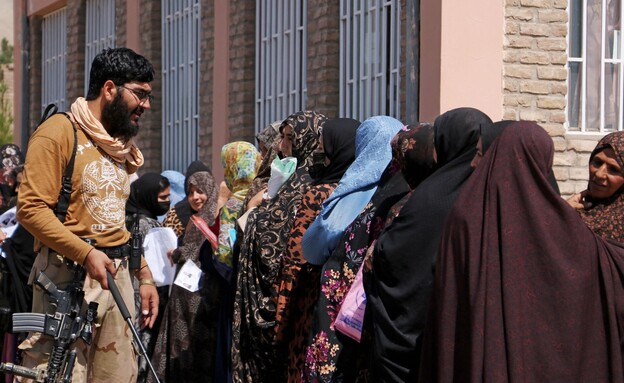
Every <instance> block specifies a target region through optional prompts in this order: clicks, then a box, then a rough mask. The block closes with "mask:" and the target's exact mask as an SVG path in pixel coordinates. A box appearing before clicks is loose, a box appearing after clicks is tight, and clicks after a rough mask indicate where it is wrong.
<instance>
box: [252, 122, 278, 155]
mask: <svg viewBox="0 0 624 383" xmlns="http://www.w3.org/2000/svg"><path fill="white" fill-rule="evenodd" d="M281 124H282V120H279V121H274V122H272V123H270V124H269V125H268V126H267V127H266V128H264V129H262V130H261V131H260V133H258V134H256V140H258V143H260V142H262V143H263V144H264V146H266V148H267V149H271V148H274V147H275V146H276V145H277V143H278V142H279V140H280V132H279V127H280V125H281Z"/></svg>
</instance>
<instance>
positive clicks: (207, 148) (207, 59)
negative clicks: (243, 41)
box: [198, 0, 227, 168]
mask: <svg viewBox="0 0 624 383" xmlns="http://www.w3.org/2000/svg"><path fill="white" fill-rule="evenodd" d="M214 3H215V2H214V1H209V0H202V1H201V13H202V25H201V39H200V41H199V46H200V51H201V62H200V63H199V75H200V83H201V84H202V85H201V86H200V88H199V103H200V104H199V113H200V115H199V138H198V139H199V159H200V160H203V161H204V162H206V163H207V164H210V163H211V159H212V153H213V146H212V145H211V143H212V133H213V122H212V118H213V86H214V84H213V71H214V62H215V57H214V56H215V52H214V40H215V29H214V23H215V20H216V17H215V4H214ZM223 91H224V93H225V92H227V89H223ZM223 113H227V111H225V110H224V111H223ZM212 167H213V168H214V165H213V166H212Z"/></svg>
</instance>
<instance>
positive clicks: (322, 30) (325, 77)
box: [293, 0, 340, 117]
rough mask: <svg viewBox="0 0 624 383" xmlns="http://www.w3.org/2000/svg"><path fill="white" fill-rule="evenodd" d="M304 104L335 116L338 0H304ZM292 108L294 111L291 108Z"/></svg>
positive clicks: (337, 69) (338, 72)
mask: <svg viewBox="0 0 624 383" xmlns="http://www.w3.org/2000/svg"><path fill="white" fill-rule="evenodd" d="M307 44H308V52H307V56H308V57H307V62H308V68H307V73H308V78H307V89H308V93H307V104H308V105H307V108H306V109H309V110H315V111H317V112H319V113H323V114H324V115H326V116H328V117H334V116H338V107H339V102H340V99H339V96H340V93H339V91H340V88H339V84H340V83H339V80H340V2H339V1H333V2H332V1H330V2H327V1H324V0H309V1H308V41H307ZM293 112H296V111H295V110H293Z"/></svg>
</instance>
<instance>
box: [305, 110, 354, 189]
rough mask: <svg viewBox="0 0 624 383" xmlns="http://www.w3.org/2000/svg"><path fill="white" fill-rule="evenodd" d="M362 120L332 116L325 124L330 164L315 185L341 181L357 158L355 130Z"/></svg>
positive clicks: (327, 153)
mask: <svg viewBox="0 0 624 383" xmlns="http://www.w3.org/2000/svg"><path fill="white" fill-rule="evenodd" d="M358 126H360V122H359V121H357V120H354V119H352V118H332V119H329V120H327V121H325V124H323V133H322V134H323V151H324V152H325V155H326V156H327V158H329V159H330V161H331V162H330V164H329V165H328V166H327V168H326V169H325V172H324V173H323V174H322V176H321V177H320V178H319V179H315V180H314V184H315V185H320V184H329V183H335V182H338V181H340V179H341V178H342V176H343V174H344V173H345V172H346V171H347V169H348V168H349V165H351V164H352V163H353V160H354V159H355V131H356V130H357V128H358Z"/></svg>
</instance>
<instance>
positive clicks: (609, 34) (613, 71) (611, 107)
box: [567, 0, 624, 132]
mask: <svg viewBox="0 0 624 383" xmlns="http://www.w3.org/2000/svg"><path fill="white" fill-rule="evenodd" d="M569 12H570V17H569V28H570V30H569V36H568V43H569V45H568V105H567V108H568V109H567V113H568V130H570V131H579V132H610V131H615V130H622V107H623V105H622V90H623V89H624V88H623V86H622V85H623V82H622V81H623V78H624V77H623V76H622V47H623V45H622V33H621V30H622V28H621V20H622V7H621V0H570V4H569Z"/></svg>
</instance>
